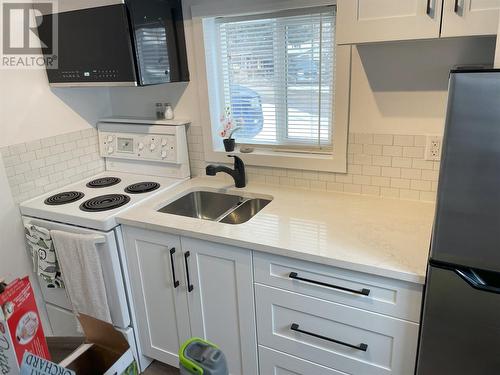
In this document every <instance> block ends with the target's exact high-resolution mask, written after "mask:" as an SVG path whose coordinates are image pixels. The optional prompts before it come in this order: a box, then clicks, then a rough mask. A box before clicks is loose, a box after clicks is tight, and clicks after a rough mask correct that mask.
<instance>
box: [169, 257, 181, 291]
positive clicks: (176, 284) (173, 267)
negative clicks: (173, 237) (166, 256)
mask: <svg viewBox="0 0 500 375" xmlns="http://www.w3.org/2000/svg"><path fill="white" fill-rule="evenodd" d="M174 254H175V247H173V248H171V249H170V264H171V265H172V280H173V282H174V288H177V287H178V286H179V280H177V279H176V277H175V264H174Z"/></svg>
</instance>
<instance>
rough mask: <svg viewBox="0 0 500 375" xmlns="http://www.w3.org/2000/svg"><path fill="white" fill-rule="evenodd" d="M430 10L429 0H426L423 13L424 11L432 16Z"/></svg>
mask: <svg viewBox="0 0 500 375" xmlns="http://www.w3.org/2000/svg"><path fill="white" fill-rule="evenodd" d="M431 11H432V8H431V0H427V6H426V8H425V13H426V14H427V15H428V16H430V17H432V16H431Z"/></svg>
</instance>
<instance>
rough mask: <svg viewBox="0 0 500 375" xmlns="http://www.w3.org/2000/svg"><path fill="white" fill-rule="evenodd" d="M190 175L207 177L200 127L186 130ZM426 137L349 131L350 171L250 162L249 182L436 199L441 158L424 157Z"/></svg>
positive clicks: (395, 196)
mask: <svg viewBox="0 0 500 375" xmlns="http://www.w3.org/2000/svg"><path fill="white" fill-rule="evenodd" d="M188 142H189V153H190V159H191V173H192V174H193V175H194V176H197V175H204V174H205V166H206V165H207V164H208V163H206V162H205V160H204V153H203V138H202V128H201V127H196V126H191V127H190V128H189V130H188ZM425 142H426V139H425V136H419V135H416V136H414V135H391V134H368V133H350V134H349V145H348V151H347V152H348V155H347V156H348V157H347V160H348V162H347V174H342V173H329V172H316V171H305V170H296V169H282V168H270V167H254V166H248V167H247V172H248V179H249V180H250V181H254V182H259V183H265V184H272V185H286V186H293V187H297V188H302V189H307V190H320V191H344V192H349V193H357V194H368V195H376V196H386V197H392V198H399V199H408V200H422V201H434V200H435V196H436V190H437V180H438V174H439V162H435V161H428V160H424V152H425Z"/></svg>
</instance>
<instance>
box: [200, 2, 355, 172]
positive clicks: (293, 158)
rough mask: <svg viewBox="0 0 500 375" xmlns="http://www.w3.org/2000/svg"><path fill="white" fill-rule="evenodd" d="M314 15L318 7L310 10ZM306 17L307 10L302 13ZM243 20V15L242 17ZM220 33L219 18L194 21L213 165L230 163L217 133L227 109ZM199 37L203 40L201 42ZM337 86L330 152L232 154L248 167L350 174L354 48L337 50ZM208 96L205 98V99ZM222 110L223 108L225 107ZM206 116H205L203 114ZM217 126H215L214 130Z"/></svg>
mask: <svg viewBox="0 0 500 375" xmlns="http://www.w3.org/2000/svg"><path fill="white" fill-rule="evenodd" d="M310 8H311V12H312V11H314V9H313V8H314V7H310ZM300 11H301V12H302V13H303V12H304V9H301V10H300ZM265 16H266V15H265V14H259V15H249V16H248V19H251V18H255V17H259V18H262V17H265ZM238 18H239V19H241V15H239V16H238ZM216 30H217V27H216V18H215V17H207V18H195V19H193V31H194V36H195V40H196V42H195V54H196V61H197V71H198V73H199V75H200V77H201V78H205V79H202V80H200V81H201V83H202V84H201V87H200V91H199V96H200V100H201V102H202V103H201V104H202V105H201V106H202V107H203V106H205V108H207V111H208V118H209V119H210V121H202V125H203V130H204V132H203V133H204V135H205V136H204V137H203V141H204V154H205V160H206V161H209V162H225V163H227V152H225V150H224V147H223V143H222V139H221V138H220V136H219V135H218V134H217V132H216V131H214V130H213V129H217V128H218V126H219V119H220V110H221V108H223V106H224V101H223V98H222V97H221V92H223V91H221V90H223V86H224V82H223V80H222V78H220V77H221V76H220V74H221V70H222V69H221V67H220V66H218V64H217V61H218V56H217V55H216V54H217V53H218V51H220V45H219V43H218V40H219V38H218V37H217V35H216V34H215V32H216ZM197 36H199V38H197ZM335 48H336V51H335V57H336V59H335V60H336V63H335V73H334V74H335V85H334V92H333V95H332V96H333V98H334V102H333V103H332V108H333V111H332V114H334V117H333V118H332V120H331V121H332V124H333V130H332V133H331V134H332V137H333V143H332V148H331V149H329V150H328V151H326V150H317V149H309V148H308V147H307V146H304V147H298V148H297V147H290V148H283V147H280V148H279V149H278V148H275V147H273V145H262V146H261V145H253V144H252V145H251V147H254V148H255V150H254V152H252V153H241V152H239V150H235V151H234V152H232V153H231V154H234V155H242V156H243V157H244V160H245V162H246V163H247V164H248V165H256V166H268V167H277V168H294V169H304V170H316V171H329V172H339V173H345V172H346V171H347V137H348V127H349V102H350V75H351V53H352V51H351V46H348V45H336V46H335ZM204 96H205V98H204ZM221 106H222V107H221ZM202 113H203V112H202ZM213 125H214V126H213Z"/></svg>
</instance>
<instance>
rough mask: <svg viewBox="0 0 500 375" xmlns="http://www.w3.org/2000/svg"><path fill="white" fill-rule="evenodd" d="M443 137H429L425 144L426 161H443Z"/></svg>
mask: <svg viewBox="0 0 500 375" xmlns="http://www.w3.org/2000/svg"><path fill="white" fill-rule="evenodd" d="M442 146H443V137H441V136H440V135H428V136H427V142H426V144H425V160H441V148H442Z"/></svg>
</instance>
